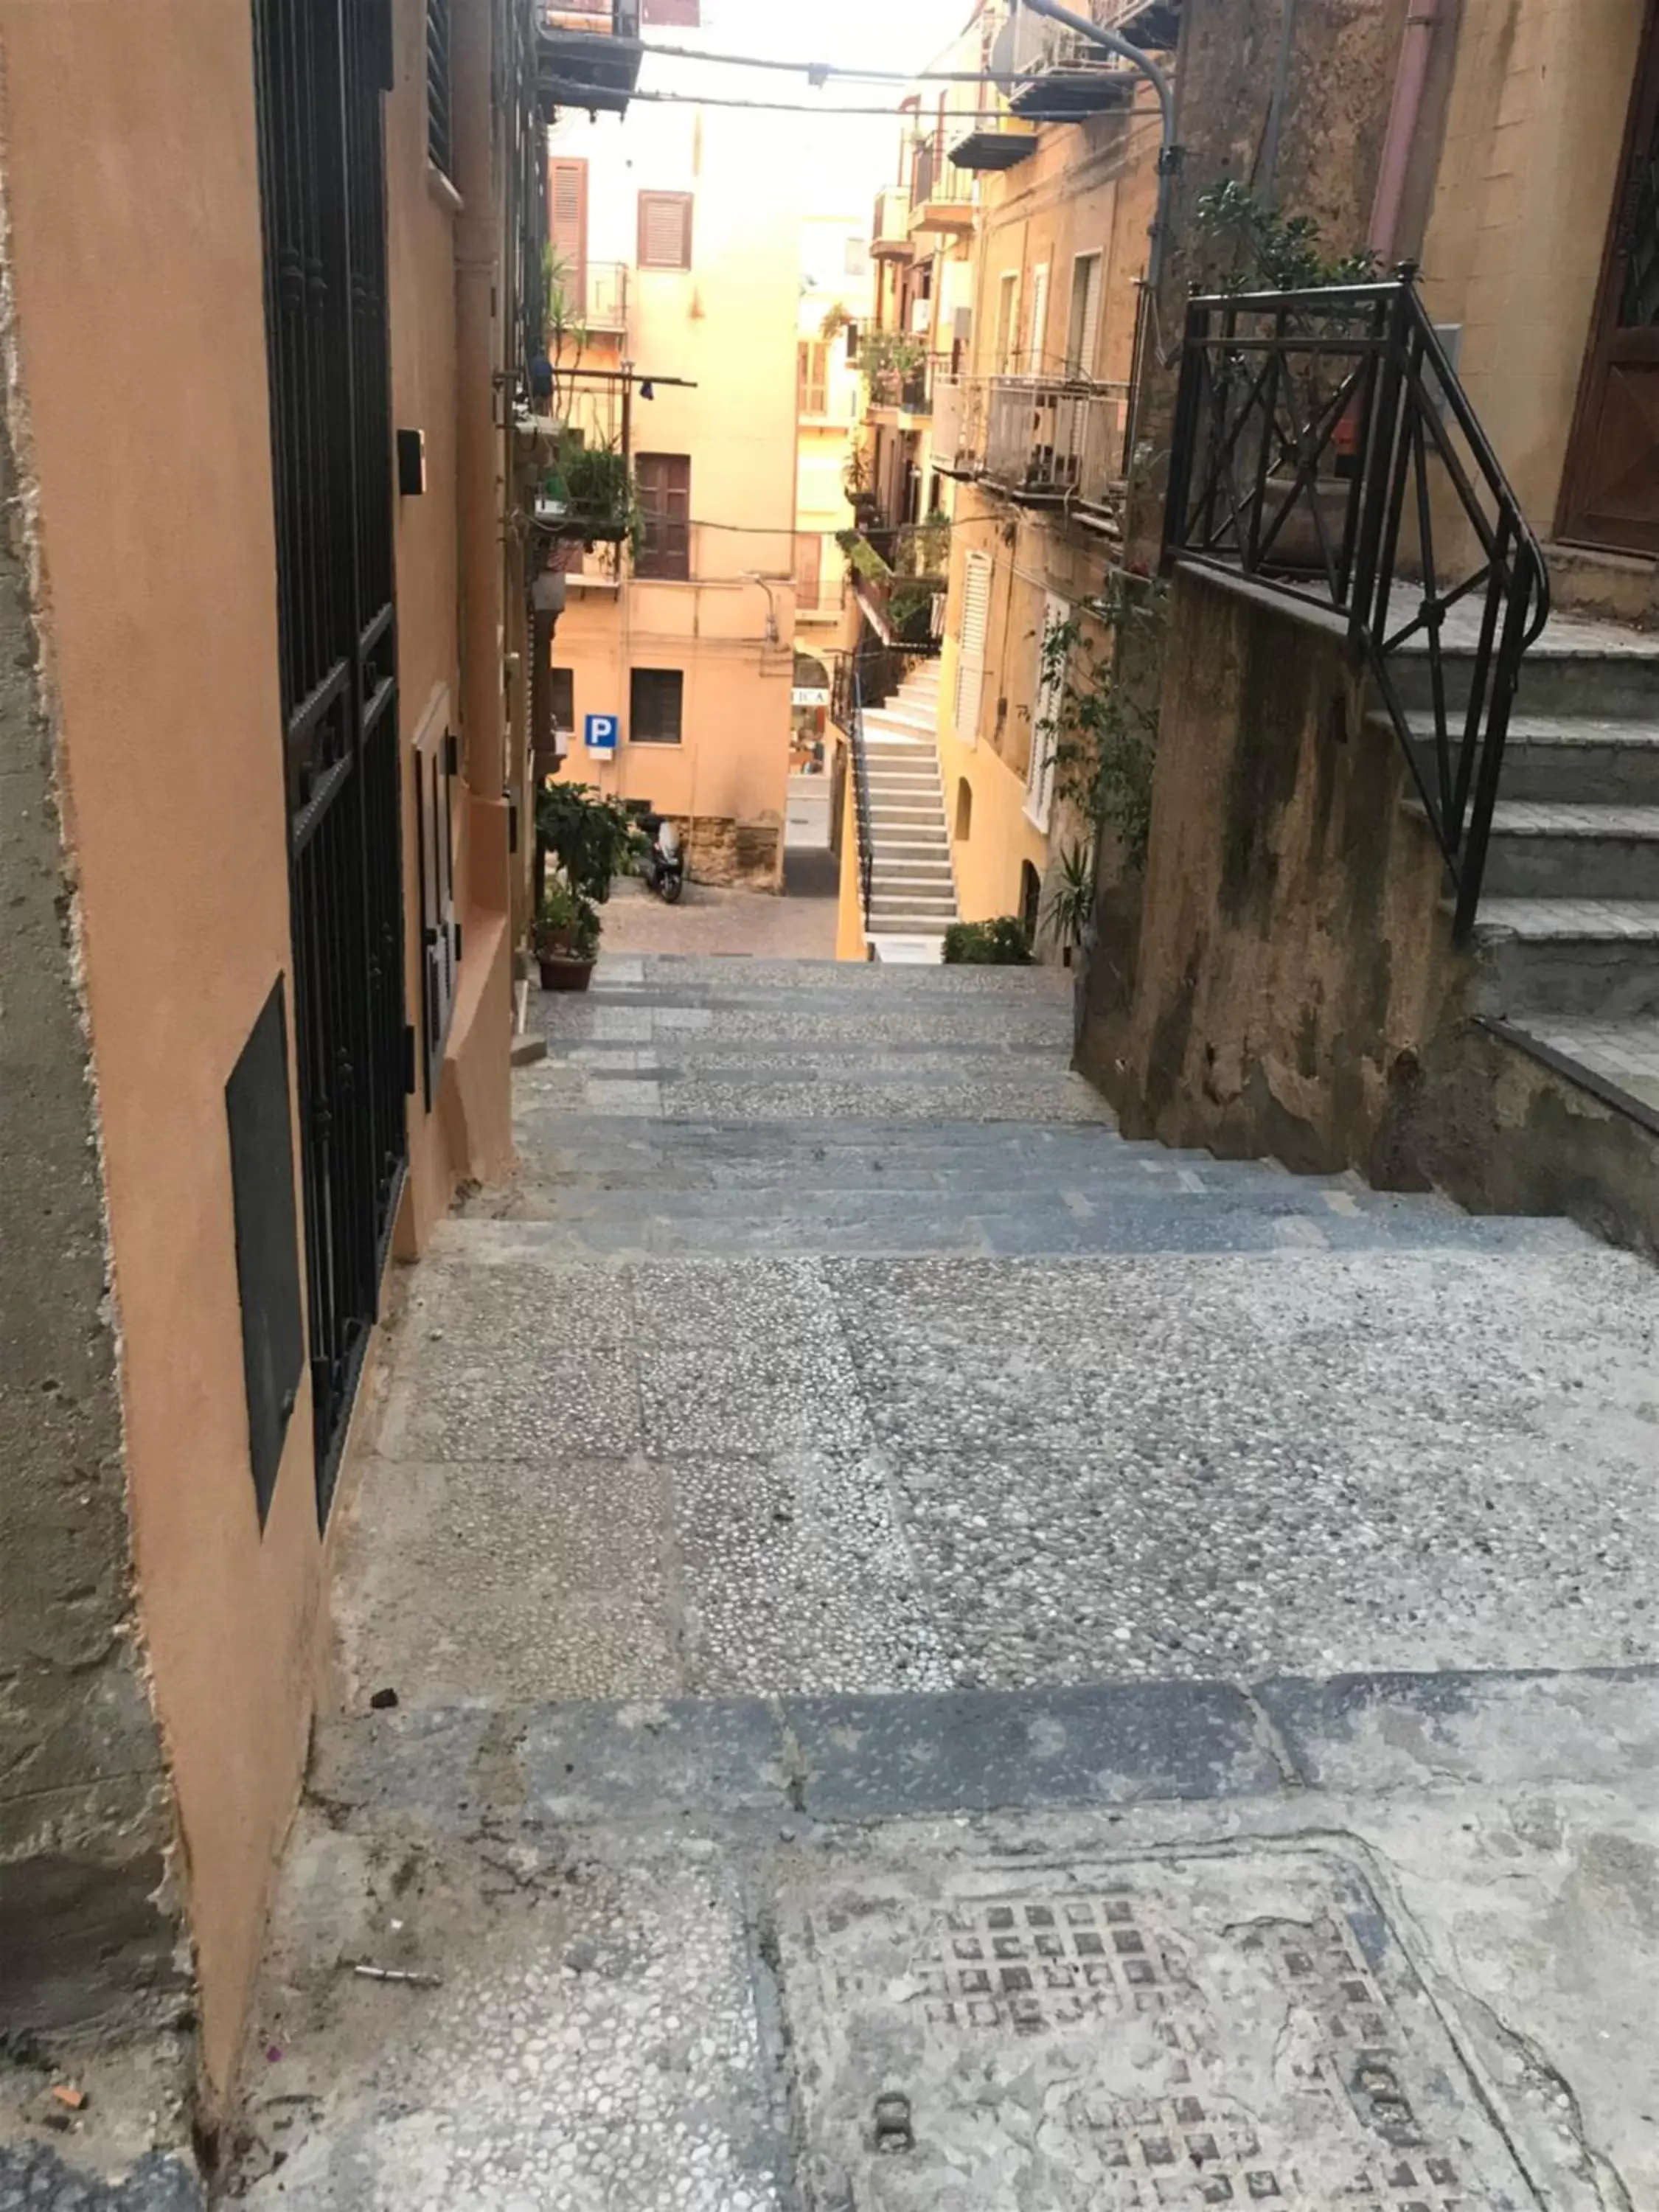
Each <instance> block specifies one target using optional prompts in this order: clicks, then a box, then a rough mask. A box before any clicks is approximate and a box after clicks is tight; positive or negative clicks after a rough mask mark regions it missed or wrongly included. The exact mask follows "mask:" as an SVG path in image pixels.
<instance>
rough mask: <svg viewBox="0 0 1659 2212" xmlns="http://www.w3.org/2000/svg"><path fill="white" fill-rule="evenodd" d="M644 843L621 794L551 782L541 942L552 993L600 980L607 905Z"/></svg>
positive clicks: (540, 846) (540, 865) (540, 812)
mask: <svg viewBox="0 0 1659 2212" xmlns="http://www.w3.org/2000/svg"><path fill="white" fill-rule="evenodd" d="M639 842H640V832H639V829H638V827H637V825H636V824H635V821H634V819H633V817H632V816H631V815H630V814H629V811H628V809H627V808H626V807H625V806H624V805H623V804H622V802H621V800H620V799H607V798H606V797H605V793H603V792H602V791H597V790H595V789H594V788H593V787H592V785H591V784H586V783H562V782H560V781H558V780H557V779H556V778H555V779H554V780H553V781H550V782H549V783H548V784H546V785H545V786H544V788H543V790H542V793H541V796H540V797H539V799H538V800H537V803H536V846H537V881H538V884H540V886H541V897H540V901H539V903H538V907H537V909H536V927H535V946H536V960H537V964H538V967H539V968H540V969H541V976H542V988H543V989H544V991H585V990H586V988H587V987H588V985H589V983H590V982H591V981H592V977H593V963H594V961H595V960H596V959H597V958H598V957H599V930H600V923H599V908H600V907H602V906H603V905H604V904H605V901H606V900H607V899H608V898H609V897H610V896H611V884H612V883H613V882H614V881H615V880H616V878H617V874H618V872H620V871H621V870H622V869H623V868H624V867H625V866H627V865H628V861H629V856H630V855H631V854H632V853H633V851H634V849H635V847H636V845H637V844H638V843H639ZM549 862H551V863H552V864H553V867H552V872H551V873H550V872H549V865H548V864H549Z"/></svg>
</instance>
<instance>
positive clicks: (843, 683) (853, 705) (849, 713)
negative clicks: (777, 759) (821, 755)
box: [829, 653, 876, 930]
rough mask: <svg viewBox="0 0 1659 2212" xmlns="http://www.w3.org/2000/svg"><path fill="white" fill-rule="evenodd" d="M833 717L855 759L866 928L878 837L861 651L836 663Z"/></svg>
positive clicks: (862, 911)
mask: <svg viewBox="0 0 1659 2212" xmlns="http://www.w3.org/2000/svg"><path fill="white" fill-rule="evenodd" d="M829 719H830V720H831V721H833V722H834V723H835V725H836V728H837V729H838V730H840V731H841V732H842V733H843V735H844V736H845V737H846V739H847V750H848V754H849V755H850V756H851V758H852V763H853V811H854V817H855V820H856V823H857V827H858V841H859V911H860V915H861V916H862V918H863V921H864V926H865V927H866V930H867V929H868V928H869V926H870V896H871V890H872V886H873V884H874V881H875V868H876V837H875V826H874V823H873V820H872V814H871V809H870V774H869V763H867V762H866V759H865V757H864V678H863V674H862V671H860V666H859V655H858V654H857V653H843V654H842V657H841V658H840V659H839V660H837V661H836V671H835V675H834V677H833V678H831V681H830V690H829Z"/></svg>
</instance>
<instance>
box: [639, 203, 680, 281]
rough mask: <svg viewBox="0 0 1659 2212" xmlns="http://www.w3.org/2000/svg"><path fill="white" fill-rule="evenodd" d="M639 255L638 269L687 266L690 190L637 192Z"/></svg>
mask: <svg viewBox="0 0 1659 2212" xmlns="http://www.w3.org/2000/svg"><path fill="white" fill-rule="evenodd" d="M639 259H640V266H641V269H689V268H690V266H691V195H690V192H641V194H640V255H639Z"/></svg>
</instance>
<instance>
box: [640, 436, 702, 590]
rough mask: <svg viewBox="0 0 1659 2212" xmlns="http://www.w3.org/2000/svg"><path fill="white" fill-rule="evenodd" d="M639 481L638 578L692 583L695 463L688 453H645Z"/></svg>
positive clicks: (641, 460) (641, 456)
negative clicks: (693, 474) (692, 462)
mask: <svg viewBox="0 0 1659 2212" xmlns="http://www.w3.org/2000/svg"><path fill="white" fill-rule="evenodd" d="M634 469H635V482H636V483H637V484H638V486H639V495H640V518H641V531H640V549H639V552H638V554H637V556H635V562H634V573H635V575H636V576H650V577H655V578H657V579H659V580H661V581H664V582H667V583H681V584H684V583H688V582H689V581H690V576H691V462H690V456H689V455H688V454H685V453H641V454H639V455H637V456H636V458H635V464H634Z"/></svg>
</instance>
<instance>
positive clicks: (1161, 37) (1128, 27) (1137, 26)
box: [1097, 0, 1181, 54]
mask: <svg viewBox="0 0 1659 2212" xmlns="http://www.w3.org/2000/svg"><path fill="white" fill-rule="evenodd" d="M1097 20H1098V21H1099V23H1100V26H1101V28H1102V29H1103V30H1106V31H1115V32H1116V33H1117V34H1118V36H1119V37H1120V38H1121V39H1127V40H1128V41H1129V44H1130V45H1131V46H1139V47H1140V48H1141V49H1142V50H1143V51H1144V52H1147V53H1152V54H1161V53H1173V52H1175V50H1176V46H1178V45H1179V44H1180V43H1181V0H1106V4H1105V6H1104V7H1103V9H1100V10H1098V12H1097Z"/></svg>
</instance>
